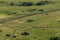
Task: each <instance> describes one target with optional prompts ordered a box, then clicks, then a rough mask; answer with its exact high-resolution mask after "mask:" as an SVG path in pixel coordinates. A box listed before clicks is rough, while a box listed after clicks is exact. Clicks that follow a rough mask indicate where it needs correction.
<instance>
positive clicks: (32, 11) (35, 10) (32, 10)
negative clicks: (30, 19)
mask: <svg viewBox="0 0 60 40" xmlns="http://www.w3.org/2000/svg"><path fill="white" fill-rule="evenodd" d="M27 11H28V12H33V11H36V9H31V10H27Z"/></svg>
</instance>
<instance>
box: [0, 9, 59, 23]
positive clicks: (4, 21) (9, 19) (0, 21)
mask: <svg viewBox="0 0 60 40" xmlns="http://www.w3.org/2000/svg"><path fill="white" fill-rule="evenodd" d="M59 10H60V9H54V10H49V11H46V12H40V13H35V14H29V15H25V16H17V17H15V18H8V19H5V20H0V24H2V23H6V22H9V21H12V20H16V19H20V18H25V17H28V16H34V15H38V14H43V13H48V12H54V11H59Z"/></svg>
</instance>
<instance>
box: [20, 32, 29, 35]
mask: <svg viewBox="0 0 60 40" xmlns="http://www.w3.org/2000/svg"><path fill="white" fill-rule="evenodd" d="M21 35H29V33H28V32H22V33H21Z"/></svg>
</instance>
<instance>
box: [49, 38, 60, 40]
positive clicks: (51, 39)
mask: <svg viewBox="0 0 60 40" xmlns="http://www.w3.org/2000/svg"><path fill="white" fill-rule="evenodd" d="M50 40H60V38H59V37H51V38H50Z"/></svg>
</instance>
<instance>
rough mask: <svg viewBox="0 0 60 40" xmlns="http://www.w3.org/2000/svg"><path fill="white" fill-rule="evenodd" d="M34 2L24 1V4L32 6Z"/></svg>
mask: <svg viewBox="0 0 60 40" xmlns="http://www.w3.org/2000/svg"><path fill="white" fill-rule="evenodd" d="M32 5H33V3H32V2H23V3H22V6H32Z"/></svg>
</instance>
